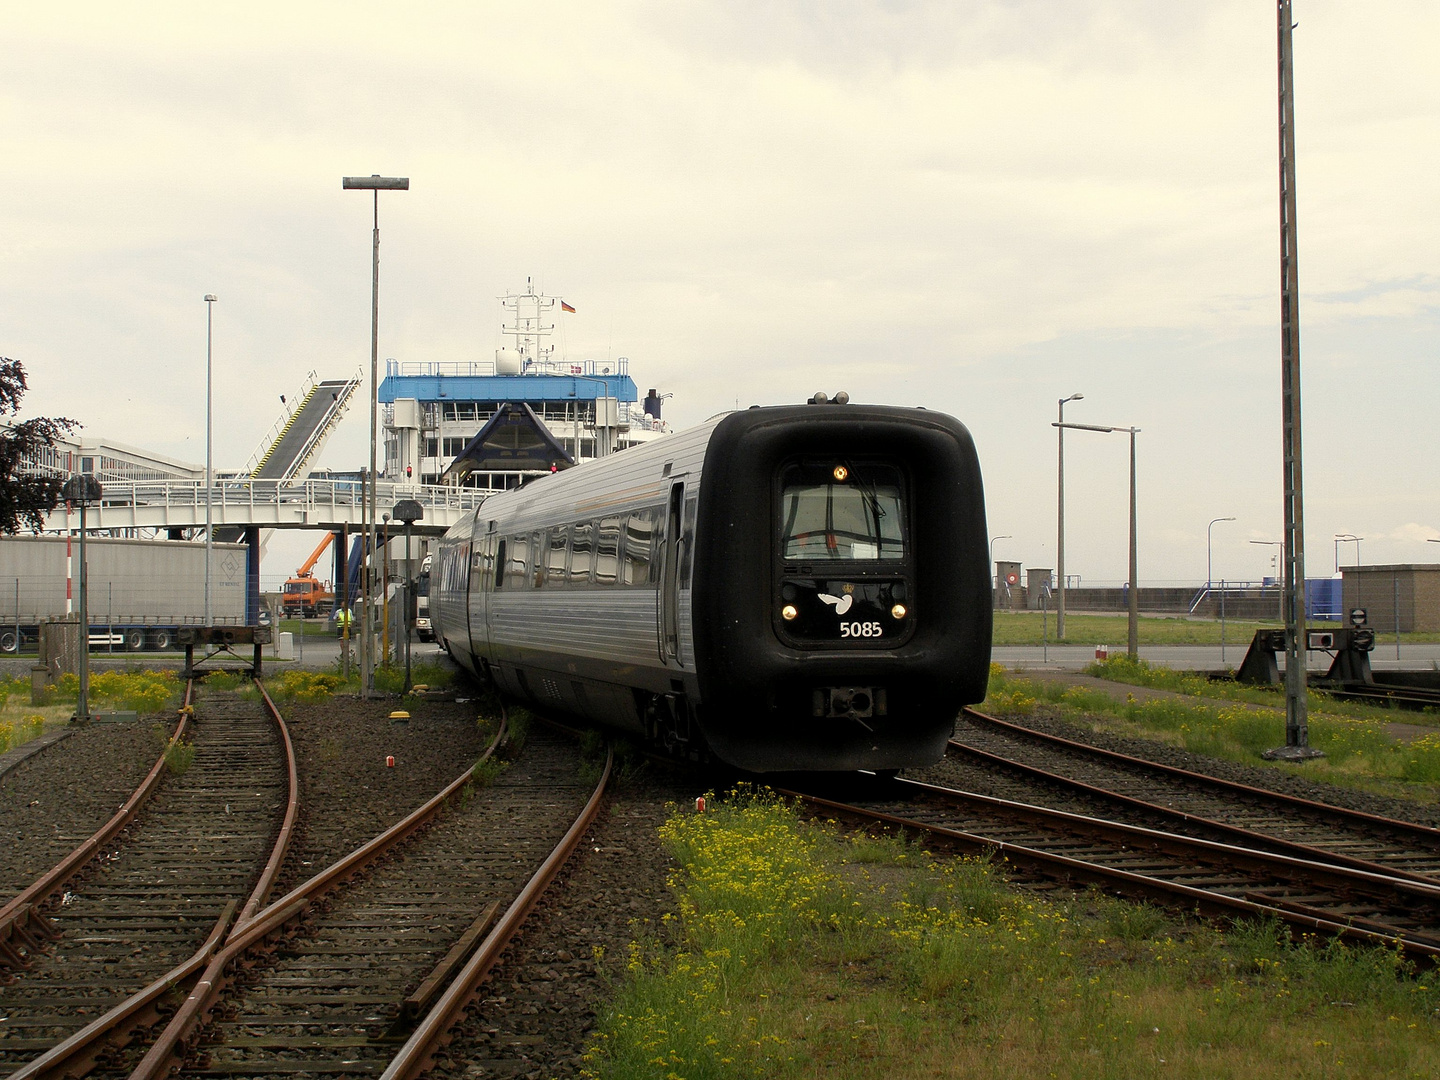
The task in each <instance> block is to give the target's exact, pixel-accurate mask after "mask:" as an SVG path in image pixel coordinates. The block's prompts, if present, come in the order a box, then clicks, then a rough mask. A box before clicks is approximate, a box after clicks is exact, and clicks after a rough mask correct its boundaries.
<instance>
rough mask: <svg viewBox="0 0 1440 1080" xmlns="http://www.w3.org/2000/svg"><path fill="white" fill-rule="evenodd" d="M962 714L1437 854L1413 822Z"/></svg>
mask: <svg viewBox="0 0 1440 1080" xmlns="http://www.w3.org/2000/svg"><path fill="white" fill-rule="evenodd" d="M963 711H964V714H965V715H966V716H969V717H973V718H974V719H976V720H979V721H981V722H982V723H986V724H989V725H990V726H991V727H995V728H999V729H1000V730H1002V731H1006V732H1009V733H1011V734H1014V735H1019V736H1021V737H1023V738H1027V739H1033V740H1035V741H1036V742H1044V743H1050V744H1051V745H1053V746H1062V747H1064V748H1065V749H1067V750H1074V751H1078V752H1080V753H1084V754H1088V755H1090V756H1092V757H1097V758H1102V759H1104V760H1106V761H1114V762H1118V763H1120V764H1123V765H1128V766H1130V767H1132V768H1138V769H1143V770H1148V771H1150V772H1157V773H1161V774H1163V775H1165V776H1173V777H1175V778H1176V779H1179V780H1183V781H1185V782H1186V783H1191V784H1199V785H1201V786H1204V787H1208V788H1212V789H1213V790H1216V791H1223V792H1225V793H1227V794H1231V795H1242V796H1245V797H1247V798H1253V799H1263V800H1266V801H1269V802H1273V803H1280V804H1283V805H1285V806H1292V807H1295V808H1296V809H1299V810H1304V811H1307V812H1309V813H1313V814H1324V815H1327V816H1329V817H1332V818H1336V819H1340V820H1344V821H1348V822H1351V823H1352V824H1356V825H1363V826H1366V827H1368V828H1371V829H1378V830H1382V831H1386V832H1391V833H1397V834H1401V835H1404V836H1407V837H1411V838H1414V839H1416V840H1423V841H1425V842H1426V843H1429V844H1430V845H1431V846H1432V847H1434V848H1435V849H1437V850H1440V829H1436V828H1433V827H1431V826H1429V825H1420V824H1417V823H1416V822H1413V821H1402V820H1400V819H1399V818H1389V817H1385V816H1384V815H1382V814H1370V813H1366V812H1365V811H1363V810H1349V809H1346V808H1345V807H1343V806H1335V805H1333V804H1331V803H1323V802H1318V801H1316V800H1314V799H1302V798H1301V797H1300V796H1298V795H1286V794H1284V793H1282V792H1279V791H1271V790H1269V789H1268V788H1261V787H1254V786H1252V785H1250V784H1241V783H1237V782H1235V781H1234V780H1222V779H1220V778H1219V777H1218V776H1207V775H1205V774H1204V773H1199V772H1194V771H1192V770H1190V769H1181V768H1179V767H1177V766H1175V765H1162V764H1161V763H1160V762H1158V761H1147V760H1146V759H1145V758H1140V757H1133V756H1132V755H1130V754H1122V753H1119V752H1118V751H1115V750H1105V749H1103V748H1101V747H1099V746H1091V745H1090V744H1089V743H1082V742H1076V741H1075V740H1074V739H1066V738H1062V737H1061V736H1059V735H1051V734H1049V733H1047V732H1044V731H1036V730H1035V729H1034V728H1027V727H1025V726H1024V725H1022V724H1016V723H1013V722H1011V721H1009V720H1001V719H1000V718H999V717H995V716H988V715H986V714H985V713H982V712H976V711H975V710H974V709H969V708H967V709H965V710H963Z"/></svg>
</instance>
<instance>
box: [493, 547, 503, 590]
mask: <svg viewBox="0 0 1440 1080" xmlns="http://www.w3.org/2000/svg"><path fill="white" fill-rule="evenodd" d="M505 547H506V544H505V541H504V540H501V541H500V550H499V553H498V554H497V555H496V556H495V588H497V589H499V588H501V587H503V586H504V584H505Z"/></svg>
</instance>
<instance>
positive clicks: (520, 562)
mask: <svg viewBox="0 0 1440 1080" xmlns="http://www.w3.org/2000/svg"><path fill="white" fill-rule="evenodd" d="M505 547H506V555H505V561H504V563H503V564H502V565H503V566H504V567H505V584H506V587H507V588H511V589H520V588H524V586H525V564H526V563H528V562H529V561H530V558H529V556H530V552H529V545H528V544H527V543H526V542H525V537H523V536H512V537H510V539H509V542H508V543H506V545H505Z"/></svg>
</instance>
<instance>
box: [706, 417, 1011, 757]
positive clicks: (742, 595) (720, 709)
mask: <svg viewBox="0 0 1440 1080" xmlns="http://www.w3.org/2000/svg"><path fill="white" fill-rule="evenodd" d="M797 420H799V421H801V422H799V423H797V422H796V421H797ZM699 506H700V512H699V519H698V521H697V524H696V531H695V544H696V558H695V576H694V581H693V614H694V628H695V646H696V648H695V655H696V668H697V674H698V679H699V689H700V696H701V700H702V702H703V705H702V708H701V710H700V716H699V721H700V726H701V728H702V730H703V732H704V735H705V738H706V740H707V742H708V743H709V745H710V747H711V749H712V750H713V751H714V752H715V753H716V754H717V755H718V756H719V757H721V758H722V759H724V760H727V761H729V762H731V763H732V764H735V765H738V766H740V767H741V768H745V769H750V770H752V771H756V772H768V771H783V770H789V769H831V770H848V769H875V770H888V769H899V768H905V767H914V766H919V765H924V764H929V763H932V762H934V761H936V760H938V759H939V758H940V757H941V756H942V755H943V753H944V746H945V740H946V739H947V738H948V737H949V736H950V734H951V732H952V731H953V727H954V720H955V716H956V714H957V712H958V711H959V709H960V707H961V706H963V705H965V704H970V703H974V702H978V701H980V700H983V698H984V696H985V686H986V681H987V678H988V674H989V661H990V630H991V609H990V604H991V600H990V589H989V574H988V567H987V564H986V560H987V555H986V550H985V510H984V494H983V490H982V487H981V479H980V470H979V464H978V460H977V458H976V454H975V449H974V445H973V443H972V441H971V439H970V436H969V433H968V432H967V431H966V429H965V428H964V427H963V425H961V424H960V423H959V422H958V421H956V420H955V419H953V418H952V417H949V416H945V415H943V414H940V413H931V412H928V411H926V410H919V409H914V410H912V409H894V408H882V407H875V406H856V405H844V406H837V405H811V406H801V407H793V408H782V409H764V410H751V411H749V412H743V413H735V414H732V415H731V416H729V417H727V418H726V419H725V420H724V421H722V422H721V423H720V424H719V425H718V426H717V428H716V430H715V433H714V436H713V438H712V441H711V444H710V447H709V448H708V451H707V454H706V461H705V468H704V474H703V477H702V479H701V497H700V500H699Z"/></svg>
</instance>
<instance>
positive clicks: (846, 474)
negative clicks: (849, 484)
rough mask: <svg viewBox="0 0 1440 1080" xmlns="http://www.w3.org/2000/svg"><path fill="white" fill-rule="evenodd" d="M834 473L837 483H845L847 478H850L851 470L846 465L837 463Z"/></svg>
mask: <svg viewBox="0 0 1440 1080" xmlns="http://www.w3.org/2000/svg"><path fill="white" fill-rule="evenodd" d="M833 475H834V477H835V482H836V483H837V484H843V483H844V482H845V481H846V480H848V479H849V478H850V470H849V469H847V468H846V467H845V466H844V465H836V466H835V472H834V474H833Z"/></svg>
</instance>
